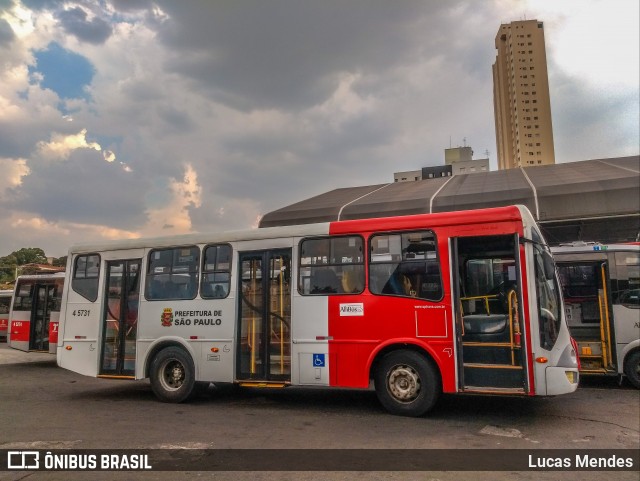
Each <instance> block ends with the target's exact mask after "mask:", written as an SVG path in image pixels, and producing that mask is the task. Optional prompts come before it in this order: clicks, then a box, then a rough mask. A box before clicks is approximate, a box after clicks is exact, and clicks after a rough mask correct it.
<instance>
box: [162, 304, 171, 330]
mask: <svg viewBox="0 0 640 481" xmlns="http://www.w3.org/2000/svg"><path fill="white" fill-rule="evenodd" d="M160 321H162V326H163V327H171V325H172V324H173V309H172V308H170V307H165V308H164V311H162V316H160Z"/></svg>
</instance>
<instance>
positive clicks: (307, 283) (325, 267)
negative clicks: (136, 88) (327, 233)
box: [298, 236, 364, 295]
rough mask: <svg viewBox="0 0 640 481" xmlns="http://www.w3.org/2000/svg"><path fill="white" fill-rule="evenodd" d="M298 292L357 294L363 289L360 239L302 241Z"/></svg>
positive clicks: (327, 238) (331, 238) (338, 238)
mask: <svg viewBox="0 0 640 481" xmlns="http://www.w3.org/2000/svg"><path fill="white" fill-rule="evenodd" d="M298 290H299V291H300V293H301V294H302V295H323V294H359V293H361V292H362V291H363V290H364V255H363V240H362V237H359V236H345V237H325V238H318V239H305V240H303V241H302V242H301V243H300V269H299V279H298Z"/></svg>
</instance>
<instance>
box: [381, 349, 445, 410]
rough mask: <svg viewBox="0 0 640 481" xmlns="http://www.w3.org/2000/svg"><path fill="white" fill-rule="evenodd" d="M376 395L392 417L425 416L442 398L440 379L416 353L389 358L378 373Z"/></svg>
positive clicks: (388, 355)
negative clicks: (439, 398)
mask: <svg viewBox="0 0 640 481" xmlns="http://www.w3.org/2000/svg"><path fill="white" fill-rule="evenodd" d="M375 387H376V394H377V395H378V399H379V400H380V403H381V404H382V405H383V406H384V407H385V409H386V410H387V411H389V412H390V413H391V414H397V415H400V416H414V417H415V416H422V415H423V414H425V413H426V412H427V411H429V410H430V409H431V408H433V406H434V405H435V404H436V402H437V400H438V397H439V396H440V391H441V385H440V376H439V375H438V372H437V370H436V368H435V366H434V365H433V363H432V362H430V361H429V360H428V359H426V358H425V357H424V356H423V355H421V354H419V353H417V352H415V351H394V352H391V353H389V354H387V355H386V356H385V357H384V358H383V359H382V361H381V362H380V364H379V366H378V368H377V369H376V372H375Z"/></svg>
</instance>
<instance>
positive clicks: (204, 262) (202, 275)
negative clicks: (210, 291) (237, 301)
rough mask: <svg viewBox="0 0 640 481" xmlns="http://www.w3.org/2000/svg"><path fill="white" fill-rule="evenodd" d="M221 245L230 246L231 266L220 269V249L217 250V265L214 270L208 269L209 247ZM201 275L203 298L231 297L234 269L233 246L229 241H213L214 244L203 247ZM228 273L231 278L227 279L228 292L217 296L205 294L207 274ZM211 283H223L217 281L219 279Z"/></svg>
mask: <svg viewBox="0 0 640 481" xmlns="http://www.w3.org/2000/svg"><path fill="white" fill-rule="evenodd" d="M221 246H227V247H229V251H230V252H229V268H228V269H227V270H223V269H218V251H217V250H216V261H215V265H214V268H213V269H212V270H207V269H206V268H205V266H206V258H207V249H209V248H210V247H216V248H218V247H221ZM200 260H201V270H200V273H201V276H200V297H201V298H202V299H207V300H211V299H226V298H227V297H229V295H230V294H231V285H232V284H231V272H232V270H233V246H232V245H231V244H229V243H228V242H220V243H213V244H206V245H205V246H204V247H202V250H201V259H200ZM224 273H227V274H228V275H229V279H227V281H226V283H227V292H226V294H225V295H224V296H223V297H216V296H208V295H204V294H203V292H204V284H205V277H206V275H207V274H213V275H214V277H215V275H216V274H224ZM211 284H222V282H217V281H213V282H212V283H211Z"/></svg>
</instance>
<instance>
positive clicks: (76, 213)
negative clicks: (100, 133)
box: [8, 149, 146, 229]
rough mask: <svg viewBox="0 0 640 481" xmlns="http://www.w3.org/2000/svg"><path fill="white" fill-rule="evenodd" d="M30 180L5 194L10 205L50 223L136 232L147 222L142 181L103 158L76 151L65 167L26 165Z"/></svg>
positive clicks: (61, 164) (58, 164)
mask: <svg viewBox="0 0 640 481" xmlns="http://www.w3.org/2000/svg"><path fill="white" fill-rule="evenodd" d="M28 165H29V168H30V169H31V174H30V175H28V176H26V177H24V178H23V183H22V185H20V186H19V187H17V188H13V189H11V190H10V195H9V196H8V198H9V199H11V200H10V204H11V205H12V207H14V208H19V209H22V210H25V211H28V212H32V213H34V214H37V215H39V216H42V218H44V219H47V220H49V221H55V222H58V221H69V222H75V223H86V224H95V225H106V226H110V227H117V228H119V229H135V228H138V227H139V226H140V225H142V224H144V222H145V221H146V216H145V213H144V210H145V205H144V191H145V185H144V179H139V178H137V179H136V178H134V177H133V176H131V175H129V174H128V173H127V172H124V171H123V170H122V168H121V167H120V165H118V164H117V163H107V162H105V161H104V160H103V159H102V152H96V151H95V150H89V149H81V150H76V151H74V152H72V153H71V155H70V156H69V159H68V160H65V161H53V162H46V161H42V160H40V161H36V160H34V161H31V162H29V164H28Z"/></svg>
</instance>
